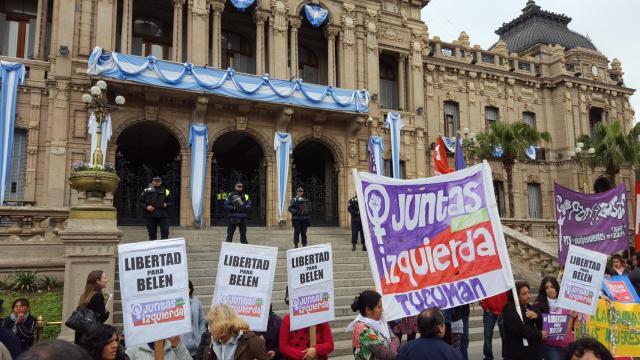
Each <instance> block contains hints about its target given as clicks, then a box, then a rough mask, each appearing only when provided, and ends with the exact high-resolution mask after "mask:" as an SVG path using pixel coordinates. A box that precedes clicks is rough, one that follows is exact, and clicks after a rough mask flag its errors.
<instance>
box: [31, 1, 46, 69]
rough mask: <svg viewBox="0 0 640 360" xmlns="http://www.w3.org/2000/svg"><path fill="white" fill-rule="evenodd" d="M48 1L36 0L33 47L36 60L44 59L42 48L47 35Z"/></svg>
mask: <svg viewBox="0 0 640 360" xmlns="http://www.w3.org/2000/svg"><path fill="white" fill-rule="evenodd" d="M47 3H48V1H45V0H38V13H37V17H36V36H35V42H34V45H33V50H34V54H33V57H34V58H36V59H42V58H44V46H45V38H46V34H47V18H48V13H47V12H48V10H49V9H48V6H47V5H48V4H47Z"/></svg>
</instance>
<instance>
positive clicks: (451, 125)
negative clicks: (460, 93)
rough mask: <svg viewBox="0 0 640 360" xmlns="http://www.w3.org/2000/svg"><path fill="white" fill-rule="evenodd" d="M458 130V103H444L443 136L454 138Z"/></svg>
mask: <svg viewBox="0 0 640 360" xmlns="http://www.w3.org/2000/svg"><path fill="white" fill-rule="evenodd" d="M458 129H460V110H459V109H458V103H457V102H453V101H445V102H444V135H445V136H448V137H451V136H456V133H457V132H458Z"/></svg>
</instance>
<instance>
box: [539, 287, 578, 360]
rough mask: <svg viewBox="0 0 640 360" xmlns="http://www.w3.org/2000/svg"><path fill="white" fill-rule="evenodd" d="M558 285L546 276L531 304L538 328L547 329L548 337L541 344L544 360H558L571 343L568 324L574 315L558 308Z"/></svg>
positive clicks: (571, 321) (571, 332)
mask: <svg viewBox="0 0 640 360" xmlns="http://www.w3.org/2000/svg"><path fill="white" fill-rule="evenodd" d="M559 293H560V284H559V283H558V280H556V278H554V277H551V276H547V277H545V278H544V279H542V282H541V283H540V291H539V293H538V298H537V299H536V302H535V303H534V304H533V307H534V309H535V311H536V312H538V313H540V317H539V318H538V320H539V324H540V327H541V328H542V329H543V330H544V329H549V337H548V338H547V340H546V341H545V342H544V344H542V352H543V354H544V358H545V360H560V359H561V357H562V348H563V347H564V346H565V345H567V344H569V343H570V342H572V341H573V331H571V326H569V325H570V324H573V319H575V318H576V316H577V315H576V313H575V312H573V311H568V310H565V309H562V308H559V307H558V294H559Z"/></svg>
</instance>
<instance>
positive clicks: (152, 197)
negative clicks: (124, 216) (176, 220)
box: [138, 176, 173, 240]
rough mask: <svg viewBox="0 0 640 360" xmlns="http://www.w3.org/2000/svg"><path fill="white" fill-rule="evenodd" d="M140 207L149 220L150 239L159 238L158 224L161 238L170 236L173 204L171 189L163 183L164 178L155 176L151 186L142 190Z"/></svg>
mask: <svg viewBox="0 0 640 360" xmlns="http://www.w3.org/2000/svg"><path fill="white" fill-rule="evenodd" d="M138 203H139V204H140V207H141V208H142V209H143V211H144V217H145V219H146V221H147V231H148V232H149V240H156V239H157V238H158V226H160V238H161V239H168V238H169V211H168V209H169V207H171V205H172V204H173V199H172V198H171V191H169V189H167V188H166V187H164V186H163V185H162V179H160V177H159V176H155V177H154V178H153V180H152V182H151V183H150V184H149V186H148V187H147V188H146V189H144V191H142V194H141V195H140V200H139V201H138Z"/></svg>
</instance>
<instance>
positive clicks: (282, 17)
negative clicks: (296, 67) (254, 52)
mask: <svg viewBox="0 0 640 360" xmlns="http://www.w3.org/2000/svg"><path fill="white" fill-rule="evenodd" d="M271 9H272V13H271V16H272V17H271V19H272V20H273V27H272V28H271V30H272V36H273V42H272V43H270V44H269V46H271V47H272V52H271V56H272V57H271V59H269V64H272V73H271V75H272V76H273V77H275V78H278V79H285V78H286V77H287V74H288V71H287V67H286V65H285V66H283V65H284V64H286V63H287V53H288V51H287V18H286V15H287V6H286V3H285V1H283V0H274V1H273V2H272V6H271Z"/></svg>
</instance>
